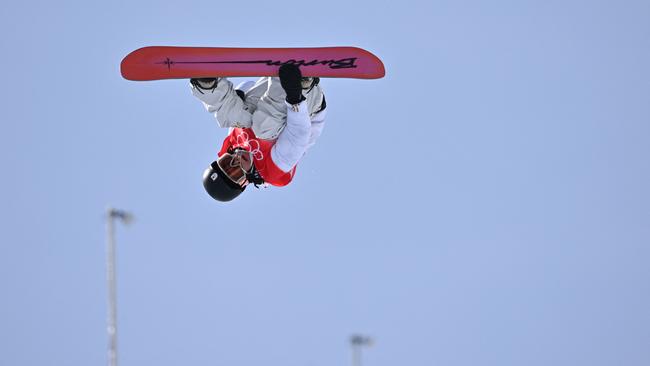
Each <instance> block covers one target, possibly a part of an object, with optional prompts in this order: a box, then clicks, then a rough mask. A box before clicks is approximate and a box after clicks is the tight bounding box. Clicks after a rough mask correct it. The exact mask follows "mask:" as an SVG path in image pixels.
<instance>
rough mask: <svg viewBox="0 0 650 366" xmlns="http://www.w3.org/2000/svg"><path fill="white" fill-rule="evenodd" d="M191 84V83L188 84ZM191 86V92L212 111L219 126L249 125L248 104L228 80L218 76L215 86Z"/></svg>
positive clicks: (250, 117) (250, 119)
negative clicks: (206, 87)
mask: <svg viewBox="0 0 650 366" xmlns="http://www.w3.org/2000/svg"><path fill="white" fill-rule="evenodd" d="M190 85H191V84H190ZM191 86H192V94H193V95H194V96H195V97H197V98H198V99H199V100H200V101H201V102H203V105H204V106H205V109H206V110H207V111H208V112H210V113H212V114H213V115H214V117H215V118H216V120H217V123H218V124H219V126H220V127H226V128H227V127H251V124H252V114H251V112H249V106H247V105H246V104H245V103H244V101H243V100H242V99H241V98H240V97H239V95H237V93H236V92H235V89H234V88H233V86H232V83H231V82H230V80H228V79H226V78H219V80H218V82H217V87H216V88H214V89H212V90H204V89H200V88H197V87H195V86H194V85H191Z"/></svg>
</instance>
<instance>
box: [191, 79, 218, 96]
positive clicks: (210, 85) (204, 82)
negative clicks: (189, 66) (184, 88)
mask: <svg viewBox="0 0 650 366" xmlns="http://www.w3.org/2000/svg"><path fill="white" fill-rule="evenodd" d="M217 82H218V81H217V78H198V79H190V83H192V85H194V87H195V88H198V89H199V91H200V92H201V93H203V92H202V91H201V89H203V90H213V89H214V88H216V87H217Z"/></svg>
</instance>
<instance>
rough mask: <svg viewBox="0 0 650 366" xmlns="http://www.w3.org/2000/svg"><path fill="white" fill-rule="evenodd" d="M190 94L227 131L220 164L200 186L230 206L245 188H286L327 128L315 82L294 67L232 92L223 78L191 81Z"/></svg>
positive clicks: (322, 98)
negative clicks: (324, 128) (228, 129)
mask: <svg viewBox="0 0 650 366" xmlns="http://www.w3.org/2000/svg"><path fill="white" fill-rule="evenodd" d="M190 83H191V85H192V94H194V96H196V97H197V98H198V99H199V100H201V102H203V104H204V106H205V108H206V109H207V110H208V112H210V113H213V114H214V116H215V118H216V120H217V123H218V124H219V126H220V127H224V128H230V131H229V133H228V136H226V138H225V140H224V142H223V145H222V147H221V150H220V151H219V153H218V154H217V155H218V158H217V160H215V161H214V162H212V164H210V166H209V167H208V168H207V169H206V170H205V172H204V173H203V186H204V187H205V190H206V191H207V192H208V194H209V195H210V196H211V197H212V198H214V199H215V200H217V201H223V202H226V201H230V200H233V199H234V198H236V197H237V196H239V195H240V194H241V193H242V192H243V191H244V190H245V189H246V187H247V186H248V185H249V184H254V185H255V186H258V185H260V184H270V185H273V186H285V185H287V184H289V183H290V182H291V180H292V179H293V177H294V174H295V172H296V165H297V164H298V162H299V161H300V159H301V158H302V156H303V155H304V154H305V152H306V151H307V149H308V148H309V147H311V146H312V145H314V144H315V142H316V139H318V137H319V136H320V134H321V132H322V130H323V126H324V124H325V114H326V110H325V107H326V103H325V96H324V94H323V90H322V89H321V87H320V85H319V78H317V77H302V74H301V71H300V68H299V67H298V66H295V65H292V64H286V65H283V66H280V69H279V78H276V77H263V78H260V79H259V80H258V81H257V82H256V83H253V82H252V81H250V82H247V83H244V84H242V85H240V86H239V87H238V88H237V89H235V88H234V87H233V84H232V82H231V81H230V80H228V79H227V78H225V77H221V78H196V79H191V80H190Z"/></svg>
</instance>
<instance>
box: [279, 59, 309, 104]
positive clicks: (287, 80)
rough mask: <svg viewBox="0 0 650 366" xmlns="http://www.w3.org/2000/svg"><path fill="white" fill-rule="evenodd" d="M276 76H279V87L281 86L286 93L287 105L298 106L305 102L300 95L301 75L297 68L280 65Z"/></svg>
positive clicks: (289, 65) (291, 65) (290, 65)
mask: <svg viewBox="0 0 650 366" xmlns="http://www.w3.org/2000/svg"><path fill="white" fill-rule="evenodd" d="M278 74H279V76H280V85H282V89H284V92H285V93H287V103H289V104H299V103H300V102H302V101H303V100H305V97H304V96H303V95H302V83H301V79H302V73H301V72H300V68H299V67H298V66H296V65H293V64H287V65H282V66H280V70H279V72H278Z"/></svg>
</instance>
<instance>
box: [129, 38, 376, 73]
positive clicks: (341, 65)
mask: <svg viewBox="0 0 650 366" xmlns="http://www.w3.org/2000/svg"><path fill="white" fill-rule="evenodd" d="M283 64H295V65H297V66H299V67H300V70H301V71H302V74H303V76H319V77H331V78H355V79H378V78H381V77H383V76H384V74H385V71H384V64H383V63H382V62H381V60H380V59H379V58H378V57H377V56H375V55H373V54H372V53H370V52H368V51H366V50H364V49H361V48H357V47H317V48H224V47H166V46H153V47H144V48H140V49H138V50H135V51H133V52H131V53H130V54H128V55H127V56H126V57H125V58H124V60H122V64H121V70H122V76H123V77H124V78H125V79H129V80H139V81H144V80H161V79H189V78H201V77H223V76H277V75H278V68H279V66H280V65H283Z"/></svg>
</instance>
